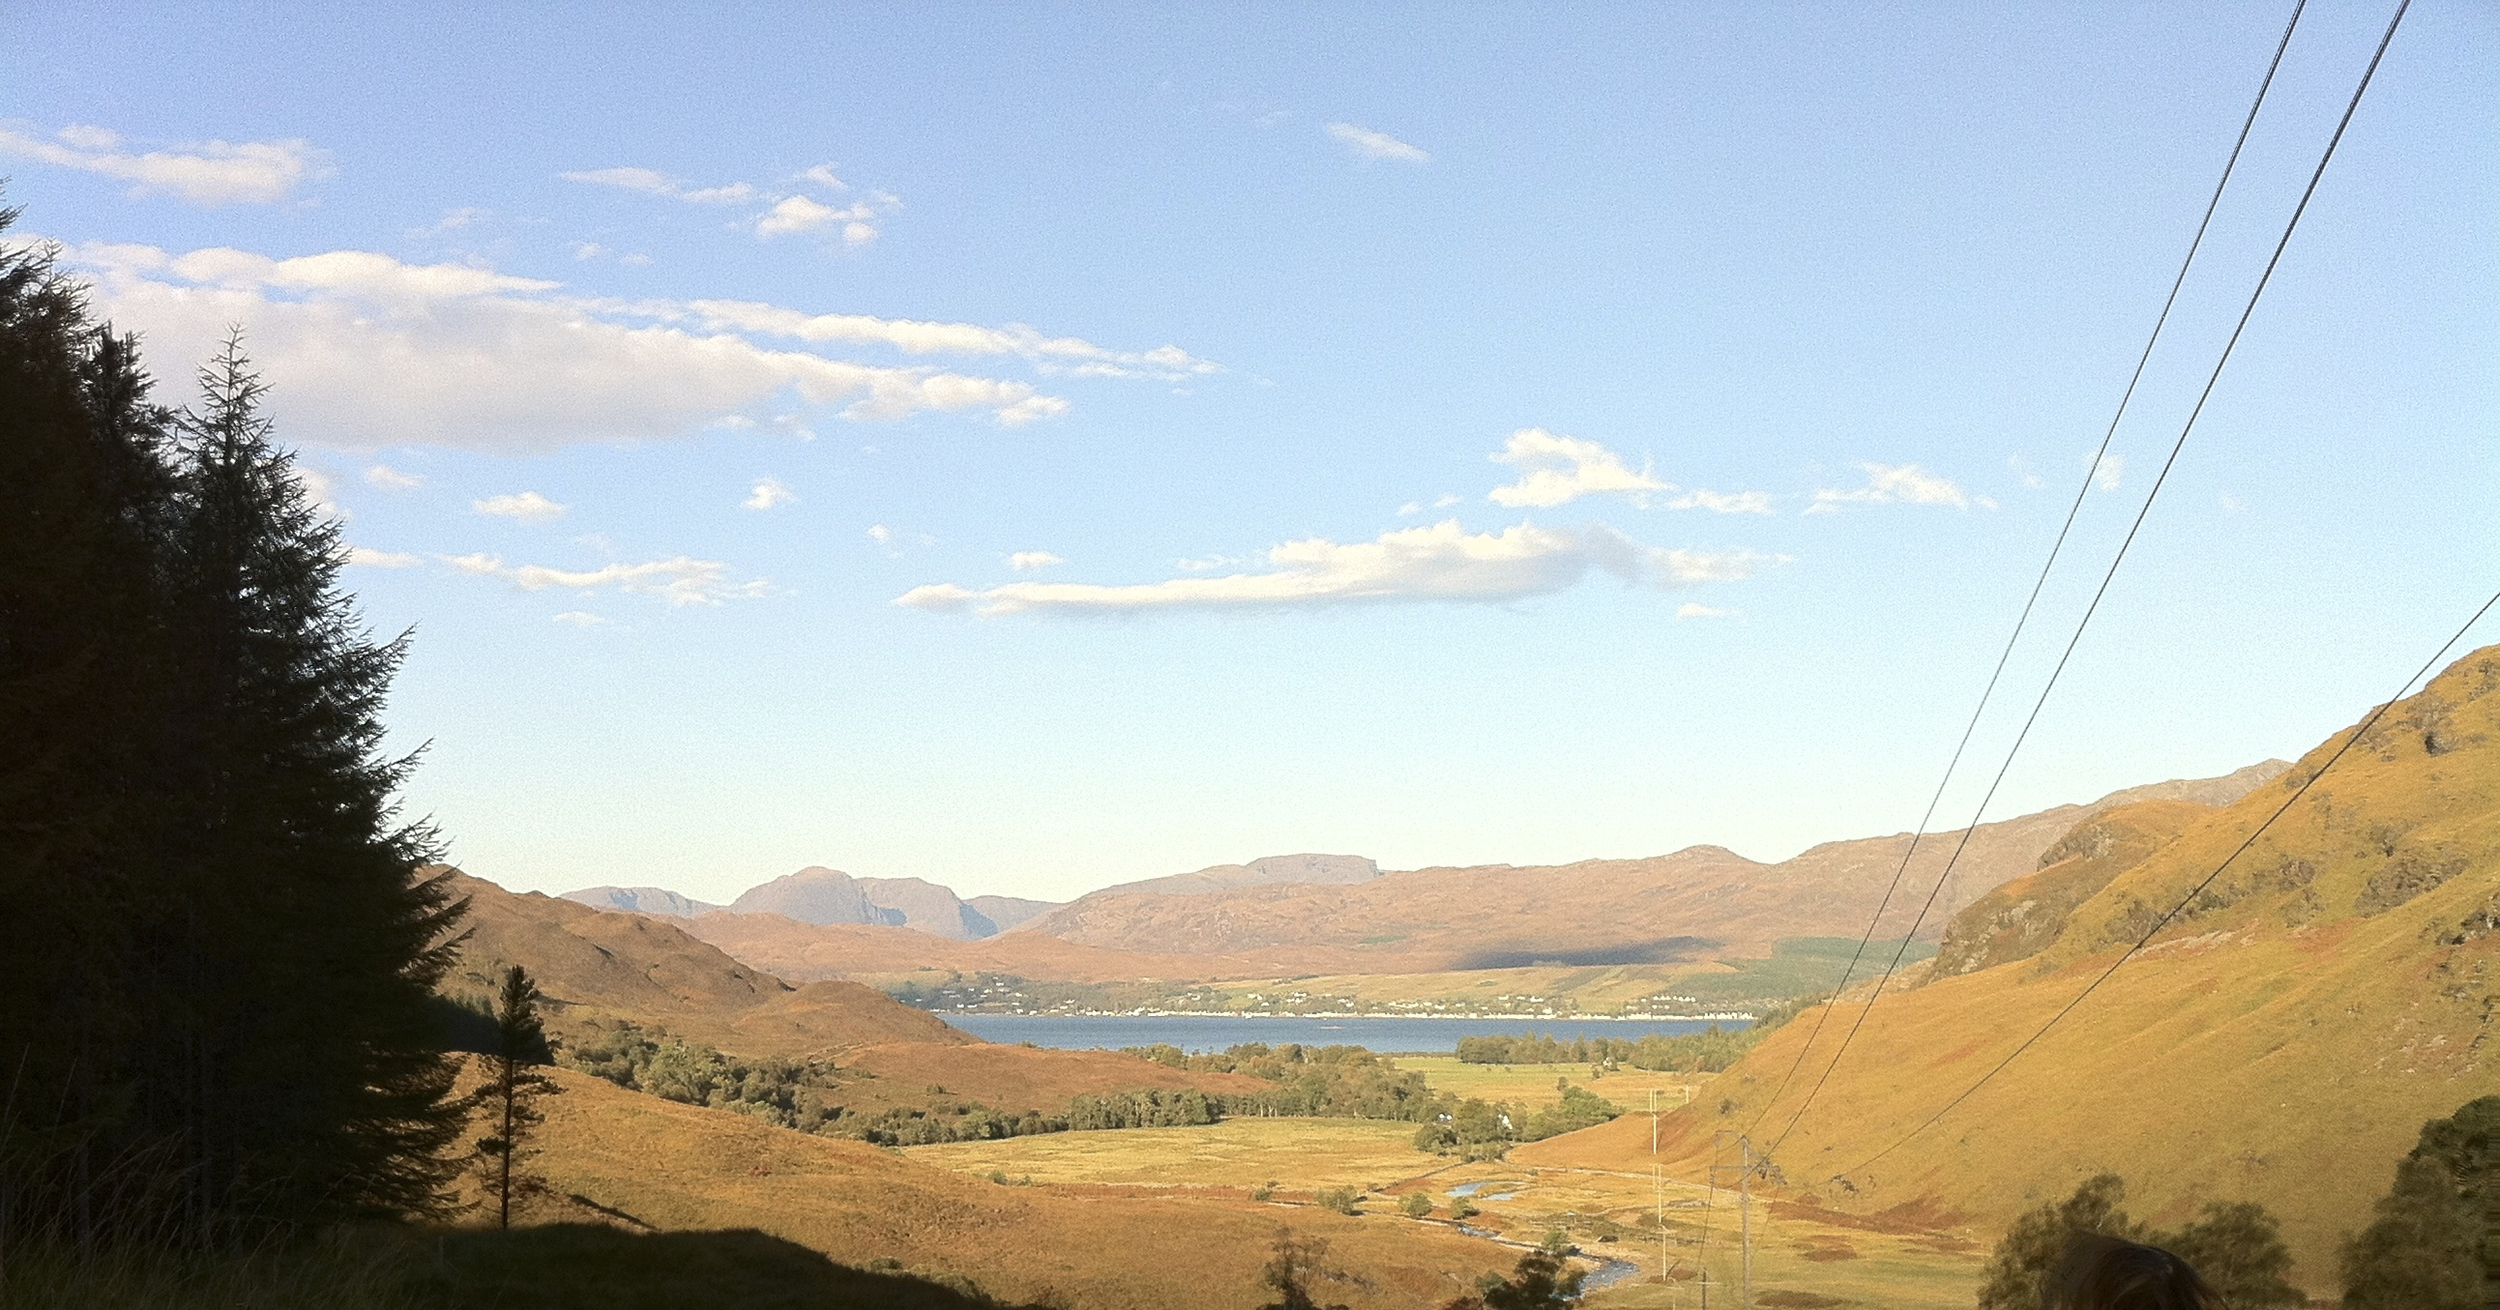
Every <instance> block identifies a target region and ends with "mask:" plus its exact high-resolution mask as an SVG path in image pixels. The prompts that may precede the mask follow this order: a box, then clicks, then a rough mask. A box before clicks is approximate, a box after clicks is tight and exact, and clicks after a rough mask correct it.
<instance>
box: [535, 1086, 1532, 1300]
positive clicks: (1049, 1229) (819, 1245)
mask: <svg viewBox="0 0 2500 1310" xmlns="http://www.w3.org/2000/svg"><path fill="white" fill-rule="evenodd" d="M556 1076H557V1078H558V1079H559V1080H560V1081H561V1082H562V1083H563V1085H564V1092H563V1093H562V1094H561V1095H559V1096H556V1097H553V1098H550V1099H549V1100H547V1101H546V1102H545V1103H544V1106H545V1109H546V1112H547V1123H546V1125H545V1127H544V1128H543V1129H542V1130H541V1134H540V1137H541V1141H542V1142H543V1143H544V1147H545V1153H544V1155H543V1156H542V1157H541V1158H540V1161H539V1167H540V1169H541V1170H542V1171H543V1172H544V1173H545V1174H546V1175H547V1177H548V1178H549V1180H550V1182H551V1184H552V1189H551V1190H552V1194H553V1196H552V1199H550V1200H548V1201H545V1202H542V1203H540V1204H538V1205H535V1206H533V1207H532V1208H531V1209H530V1210H528V1211H527V1212H526V1216H527V1217H528V1218H530V1219H532V1220H534V1221H539V1222H544V1221H549V1220H571V1221H578V1220H591V1221H603V1222H615V1223H620V1224H624V1225H626V1226H627V1227H630V1228H636V1229H640V1228H643V1227H645V1226H647V1227H650V1228H657V1229H664V1230H687V1229H704V1228H755V1229H760V1230H762V1231H763V1232H766V1233H769V1234H772V1235H774V1236H777V1237H781V1238H785V1239H788V1240H790V1241H793V1242H796V1243H799V1244H800V1245H802V1246H806V1247H808V1248H811V1249H813V1250H817V1251H821V1252H824V1253H825V1254H827V1255H829V1256H831V1257H833V1258H834V1259H836V1260H838V1261H841V1262H842V1263H844V1264H847V1265H854V1266H866V1265H868V1264H869V1263H870V1262H872V1261H876V1260H881V1259H882V1260H894V1261H899V1262H901V1264H902V1265H903V1266H905V1267H906V1268H911V1269H918V1270H924V1271H929V1272H934V1273H946V1274H954V1275H960V1276H963V1277H968V1278H971V1279H972V1280H974V1281H975V1282H977V1283H979V1284H980V1285H981V1286H982V1287H983V1288H985V1289H987V1290H989V1291H990V1292H992V1293H995V1294H997V1295H999V1296H1001V1297H1003V1298H1005V1299H1008V1300H1011V1301H1019V1302H1021V1301H1049V1300H1051V1299H1053V1298H1058V1299H1059V1300H1062V1301H1064V1302H1065V1303H1066V1304H1069V1305H1071V1306H1075V1307H1098V1308H1100V1310H1131V1308H1134V1310H1147V1308H1148V1307H1154V1308H1156V1310H1161V1308H1162V1307H1170V1306H1193V1307H1199V1306H1203V1307H1208V1308H1209V1310H1233V1308H1236V1307H1237V1308H1239V1310H1248V1307H1251V1306H1255V1305H1257V1304H1259V1301H1260V1296H1259V1288H1258V1286H1257V1280H1258V1269H1259V1266H1260V1264H1261V1263H1262V1262H1263V1261H1264V1260H1265V1259H1266V1258H1267V1254H1268V1247H1269V1244H1270V1242H1271V1240H1272V1239H1273V1237H1274V1235H1275V1233H1276V1232H1277V1230H1278V1229H1279V1228H1280V1227H1284V1226H1287V1225H1290V1226H1291V1227H1292V1228H1294V1229H1295V1230H1296V1231H1297V1232H1301V1233H1305V1234H1311V1235H1316V1236H1321V1237H1325V1238H1327V1239H1328V1240H1329V1241H1330V1242H1331V1243H1332V1252H1331V1254H1332V1259H1333V1261H1334V1263H1336V1264H1338V1265H1340V1266H1342V1267H1343V1268H1345V1269H1347V1270H1349V1271H1351V1272H1353V1273H1356V1274H1358V1275H1360V1278H1361V1281H1350V1282H1345V1283H1340V1284H1331V1285H1330V1287H1329V1289H1328V1291H1327V1297H1326V1299H1328V1300H1330V1301H1344V1302H1346V1303H1347V1304H1349V1305H1351V1306H1354V1307H1357V1308H1358V1310H1368V1308H1369V1307H1390V1306H1400V1307H1403V1306H1414V1305H1427V1304H1435V1305H1437V1304H1439V1303H1440V1302H1441V1301H1444V1300H1447V1299H1448V1298H1449V1297H1451V1296H1453V1295H1455V1294H1456V1293H1457V1292H1458V1291H1459V1290H1461V1287H1462V1286H1463V1285H1464V1284H1465V1283H1467V1282H1469V1281H1470V1280H1472V1279H1473V1278H1474V1277H1475V1276H1476V1275H1477V1274H1478V1273H1481V1272H1486V1271H1490V1270H1493V1269H1496V1268H1500V1269H1505V1270H1506V1269H1508V1267H1509V1266H1510V1264H1511V1263H1512V1261H1513V1260H1514V1259H1515V1258H1516V1255H1517V1253H1516V1252H1513V1251H1507V1250H1504V1249H1502V1248H1500V1247H1497V1246H1494V1245H1493V1244H1491V1243H1489V1242H1485V1241H1483V1240H1481V1239H1477V1238H1471V1237H1467V1236H1465V1235H1463V1234H1461V1233H1458V1232H1457V1231H1455V1230H1454V1229H1451V1228H1449V1227H1446V1226H1439V1225H1425V1224H1415V1223H1410V1222H1407V1221H1404V1220H1400V1219H1393V1218H1390V1217H1386V1216H1378V1215H1373V1216H1366V1217H1362V1218H1346V1217H1342V1216H1338V1215H1334V1214H1329V1213H1326V1212H1323V1211H1320V1210H1318V1209H1316V1208H1314V1207H1310V1206H1279V1205H1269V1204H1260V1203H1256V1202H1252V1201H1249V1200H1248V1199H1246V1197H1226V1196H1221V1195H1208V1194H1203V1193H1202V1194H1196V1195H1187V1196H1167V1197H1131V1196H1118V1195H1101V1194H1098V1192H1099V1189H1087V1188H1075V1189H1059V1188H1054V1187H1051V1186H1047V1185H1042V1184H1038V1183H1037V1184H1036V1185H1033V1186H1014V1185H1000V1184H997V1183H992V1182H989V1181H987V1180H986V1179H984V1178H981V1177H978V1176H975V1175H970V1174H963V1173H957V1172H953V1171H950V1170H946V1169H941V1168H937V1167H934V1166H932V1165H929V1164H925V1163H922V1162H921V1161H919V1160H916V1159H912V1158H907V1157H906V1156H905V1155H903V1154H900V1153H897V1152H893V1151H887V1150H881V1149H879V1148H876V1147H872V1146H866V1145H863V1144H860V1143H857V1142H851V1141H842V1140H834V1139H828V1138H820V1137H810V1136H807V1135H805V1134H801V1133H795V1132H790V1131H787V1130H783V1129H777V1128H771V1127H768V1126H765V1125H763V1124H761V1123H757V1122H755V1121H752V1120H748V1119H744V1118H742V1117H740V1116H738V1115H736V1114H734V1113H731V1112H728V1111H724V1110H709V1109H700V1108H697V1107H693V1106H685V1105H678V1104H674V1103H672V1102H668V1101H662V1100H659V1099H657V1098H654V1097H649V1096H643V1095H640V1094H637V1093H632V1092H626V1091H622V1090H620V1089H618V1088H615V1087H612V1086H609V1085H608V1084H606V1083H603V1082H600V1081H598V1080H596V1079H592V1078H588V1077H584V1076H580V1075H575V1074H569V1073H562V1072H559V1073H558V1074H557V1075H556ZM1301 1122H1303V1123H1309V1122H1311V1121H1301ZM1115 1136H1117V1134H1109V1133H1091V1134H1073V1133H1072V1134H1064V1135H1062V1137H1063V1138H1065V1139H1080V1138H1084V1139H1094V1140H1095V1141H1097V1142H1102V1141H1104V1139H1109V1138H1112V1137H1115ZM1028 1140H1035V1139H1028ZM1415 1158H1420V1157H1415ZM1365 1181H1369V1180H1365ZM568 1198H579V1199H568Z"/></svg>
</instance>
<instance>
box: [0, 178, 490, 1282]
mask: <svg viewBox="0 0 2500 1310" xmlns="http://www.w3.org/2000/svg"><path fill="white" fill-rule="evenodd" d="M15 217H16V215H15V213H14V211H6V212H0V228H6V227H7V226H8V224H9V223H10V222H12V221H14V219H15ZM202 384H203V390H204V392H205V394H206V401H205V403H204V404H203V405H202V406H201V407H200V408H199V409H198V411H197V412H195V413H188V414H184V415H182V416H180V419H179V421H178V422H177V421H174V419H173V417H172V416H169V415H168V414H167V413H166V411H164V410H163V409H161V408H159V407H157V406H156V405H154V404H153V403H152V402H151V401H150V400H149V396H148V391H149V387H148V380H147V376H146V373H145V371H144V370H143V369H142V368H141V367H140V366H139V362H138V353H137V349H136V345H135V343H134V342H132V341H131V340H130V339H128V338H126V337H119V336H115V335H114V334H113V333H111V332H110V331H109V330H108V329H107V328H105V327H103V326H102V325H99V324H97V323H95V322H94V321H93V320H92V319H91V317H90V316H89V314H88V312H87V310H86V307H85V305H84V303H83V299H82V296H81V293H80V289H79V288H78V287H77V286H76V285H75V284H73V283H71V282H69V281H67V280H66V279H64V278H63V277H62V276H61V275H60V274H59V273H58V272H57V270H56V269H55V268H54V267H53V264H52V260H51V256H50V254H49V252H48V251H47V250H45V249H43V248H39V247H24V246H20V247H6V246H0V559H5V560H7V561H8V567H7V568H5V569H0V904H6V905H8V906H9V907H10V911H11V923H10V926H9V929H10V930H9V949H8V951H7V952H6V962H5V964H4V965H0V970H5V977H6V985H4V986H0V1242H6V1241H9V1240H12V1239H18V1238H25V1237H29V1236H33V1237H38V1238H40V1237H45V1236H49V1237H53V1238H67V1239H71V1240H78V1241H82V1242H83V1241H86V1240H92V1239H105V1240H110V1239H113V1238H116V1237H120V1238H125V1239H127V1238H144V1239H149V1240H162V1239H166V1238H169V1237H181V1238H186V1239H189V1240H194V1241H210V1242H216V1241H222V1240H226V1239H229V1238H233V1237H238V1236H246V1235H249V1234H251V1233H253V1232H258V1231H267V1230H268V1229H270V1228H272V1227H278V1228H285V1227H292V1226H301V1225H306V1224H317V1223H322V1222H326V1221H330V1220H335V1219H342V1218H350V1217H358V1216H369V1215H377V1214H406V1213H412V1212H425V1211H428V1210H432V1209H434V1208H436V1207H437V1206H439V1205H440V1204H441V1201H442V1197H443V1185H444V1183H445V1182H446V1181H447V1179H448V1176H449V1173H450V1172H451V1171H452V1170H454V1169H456V1168H457V1162H456V1161H453V1160H451V1159H449V1151H448V1149H447V1148H448V1147H450V1145H451V1144H452V1142H453V1141H454V1140H455V1139H456V1138H457V1135H458V1133H459V1129H460V1123H459V1116H458V1112H457V1107H456V1106H454V1105H451V1104H449V1103H448V1095H447V1094H448V1091H449V1086H450V1078H451V1068H450V1066H449V1064H448V1062H447V1061H446V1060H445V1059H444V1058H443V1056H442V1055H441V1053H440V1051H439V1047H440V1045H441V1042H440V1030H439V1028H438V1027H437V1024H436V1020H435V1018H434V1017H433V1015H432V1013H431V1011H430V1010H429V1007H428V1004H427V998H428V994H429V991H430V988H431V986H432V984H433V983H434V981H435V980H436V979H437V978H438V977H439V976H440V973H441V971H442V969H443V967H444V966H445V964H446V963H447V961H448V952H449V949H450V947H449V946H448V945H447V939H448V938H449V937H450V933H451V930H452V927H453V925H454V921H455V919H456V917H457V913H458V909H459V907H458V906H457V905H455V904H453V903H451V901H450V899H449V897H448V895H447V893H446V891H445V889H444V888H443V886H442V885H441V883H440V882H439V881H412V880H411V876H410V870H411V868H412V867H413V866H414V865H416V864H418V863H420V862H421V861H423V860H425V859H427V858H429V857H430V856H431V855H432V854H433V840H432V836H431V834H430V832H428V831H427V830H426V829H424V828H423V827H421V826H410V825H405V824H402V823H400V822H398V821H397V820H396V819H395V817H394V815H393V810H392V799H391V798H392V794H393V793H394V791H395V790H396V789H397V788H398V786H399V784H400V783H401V781H402V780H403V779H404V777H405V776H406V773H407V770H408V767H409V762H408V761H407V760H404V759H400V760H393V759H388V758H385V757H384V756H383V755H382V754H381V749H380V748H381V743H382V723H381V719H380V713H381V708H382V700H383V695H384V693H385V691H386V689H387V687H388V684H389V681H390V678H391V675H392V673H393V671H394V670H395V669H396V667H397V666H398V664H399V661H400V659H401V657H402V655H403V653H404V650H405V644H404V640H402V641H386V642H377V641H375V640H373V639H372V638H371V637H369V636H368V635H367V634H366V633H365V631H364V630H363V628H362V626H361V624H360V622H359V621H358V619H357V617H356V615H355V613H354V611H353V608H352V605H351V603H350V600H349V598H348V597H347V596H346V595H345V594H344V593H343V592H341V591H340V590H339V588H338V585H337V582H338V574H339V569H340V567H341V564H342V559H343V552H342V548H341V545H340V542H339V539H338V534H337V530H336V528H335V526H334V525H332V524H330V523H328V522H327V521H325V520H324V519H323V518H322V517H321V516H320V515H319V514H318V513H317V512H316V511H315V509H314V507H313V506H312V505H311V504H309V503H308V501H307V499H306V497H305V495H304V492H303V489H302V487H301V486H300V485H299V483H298V480H297V479H296V477H295V476H294V473H293V469H292V467H291V464H290V460H289V457H288V456H287V454H286V453H285V452H284V451H282V450H280V449H279V448H278V447H277V446H276V445H275V444H274V442H273V441H272V438H271V433H270V428H269V423H268V421H267V419H266V417H265V416H264V414H263V413H262V410H261V405H260V401H261V386H260V383H259V381H258V379H257V378H255V377H254V376H253V374H252V372H251V370H250V367H249V365H248V364H247V363H246V361H245V360H244V358H243V355H242V352H241V350H240V345H239V342H229V344H228V348H227V349H226V350H225V351H224V352H223V354H221V356H220V357H219V358H218V359H217V360H216V361H214V362H213V363H212V364H211V365H210V366H209V368H208V369H207V370H205V372H204V375H203V378H202Z"/></svg>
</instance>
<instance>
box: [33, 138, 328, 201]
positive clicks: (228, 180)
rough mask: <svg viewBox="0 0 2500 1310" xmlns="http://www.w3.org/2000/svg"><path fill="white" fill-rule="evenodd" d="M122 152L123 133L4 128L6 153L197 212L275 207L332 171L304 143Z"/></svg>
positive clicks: (219, 144)
mask: <svg viewBox="0 0 2500 1310" xmlns="http://www.w3.org/2000/svg"><path fill="white" fill-rule="evenodd" d="M121 146H122V139H121V135H120V134H119V133H117V132H112V131H108V130H106V129H104V128H100V127H81V126H75V125H73V126H70V127H65V128H62V129H61V130H60V131H59V132H57V133H55V134H54V138H53V139H52V140H50V141H46V140H44V139H42V138H40V137H35V136H29V135H27V134H26V133H24V132H20V131H16V130H14V129H12V128H7V127H0V154H10V155H18V156H21V157H23V158H27V159H34V160H38V161H41V162H43V163H46V164H51V165H54V166H56V167H59V168H75V169H79V170H82V171H84V172H89V173H102V174H104V175H105V176H106V177H117V178H121V179H122V180H124V181H126V182H129V183H130V184H131V188H130V190H131V194H133V195H142V196H144V195H158V194H163V195H173V196H179V197H181V198H182V199H184V200H188V201H190V202H191V203H193V204H195V205H230V204H257V205H267V204H275V203H277V202H278V201H281V200H284V199H286V198H287V196H288V195H290V194H291V193H293V192H294V190H295V188H296V187H298V186H300V185H302V184H303V183H304V182H305V181H306V180H308V179H310V178H312V177H314V176H315V175H317V174H319V173H321V172H322V171H324V170H323V163H322V160H323V156H322V154H321V152H320V151H318V150H315V149H313V147H312V146H311V144H310V143H308V142H304V141H296V140H286V141H244V142H240V143H236V142H229V141H208V142H203V143H200V144H197V145H190V146H184V147H181V148H179V149H173V150H150V151H148V152H146V153H145V154H131V153H129V152H128V151H125V150H123V149H122V148H121Z"/></svg>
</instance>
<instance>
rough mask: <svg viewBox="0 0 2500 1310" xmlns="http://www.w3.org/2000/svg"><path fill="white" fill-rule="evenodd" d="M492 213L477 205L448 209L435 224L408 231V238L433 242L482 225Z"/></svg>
mask: <svg viewBox="0 0 2500 1310" xmlns="http://www.w3.org/2000/svg"><path fill="white" fill-rule="evenodd" d="M492 213H493V211H491V210H486V209H480V208H478V207H477V206H475V205H462V206H461V207H460V208H458V209H446V210H444V211H443V216H442V217H441V218H438V219H435V220H434V221H433V222H431V223H428V224H426V225H425V226H424V227H412V228H410V229H408V236H409V237H410V239H412V240H416V241H431V240H433V239H434V238H436V237H439V236H443V235H446V234H448V233H452V232H457V231H459V230H460V229H462V228H464V227H470V226H473V225H475V224H477V223H482V222H484V221H485V220H486V219H487V218H489V217H491V216H492Z"/></svg>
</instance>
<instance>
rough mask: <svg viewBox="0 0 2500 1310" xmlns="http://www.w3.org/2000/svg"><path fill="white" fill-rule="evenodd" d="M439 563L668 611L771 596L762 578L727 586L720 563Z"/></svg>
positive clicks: (491, 559) (532, 587)
mask: <svg viewBox="0 0 2500 1310" xmlns="http://www.w3.org/2000/svg"><path fill="white" fill-rule="evenodd" d="M443 562H444V563H446V564H449V565H450V566H452V567H453V568H454V569H457V570H459V571H460V572H462V573H467V574H470V575H472V576H475V577H481V578H501V579H503V580H504V581H506V582H509V583H511V584H512V585H513V586H516V587H519V588H520V589H521V590H523V591H545V590H547V589H548V588H550V587H557V588H564V589H567V590H572V591H578V592H583V593H590V592H596V591H602V590H607V589H611V588H613V589H615V590H618V591H626V592H635V593H640V594H643V595H651V596H658V597H660V598H661V599H663V600H666V601H667V602H668V603H669V604H671V605H718V604H720V603H721V602H722V601H724V600H731V599H740V598H745V597H752V596H761V595H765V594H767V593H768V592H770V591H771V590H772V586H771V584H770V583H768V582H766V581H764V580H763V579H762V578H756V579H753V580H752V581H748V582H731V581H730V580H729V566H728V565H727V564H724V563H722V562H720V561H719V560H708V559H690V558H688V557H686V556H684V555H679V556H675V557H674V558H670V559H661V560H651V561H649V562H647V563H642V564H608V565H603V566H601V567H599V568H595V569H559V568H551V567H549V566H547V565H544V564H518V565H507V564H505V563H504V562H503V560H502V558H501V557H499V556H495V555H449V556H445V557H444V558H443Z"/></svg>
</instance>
